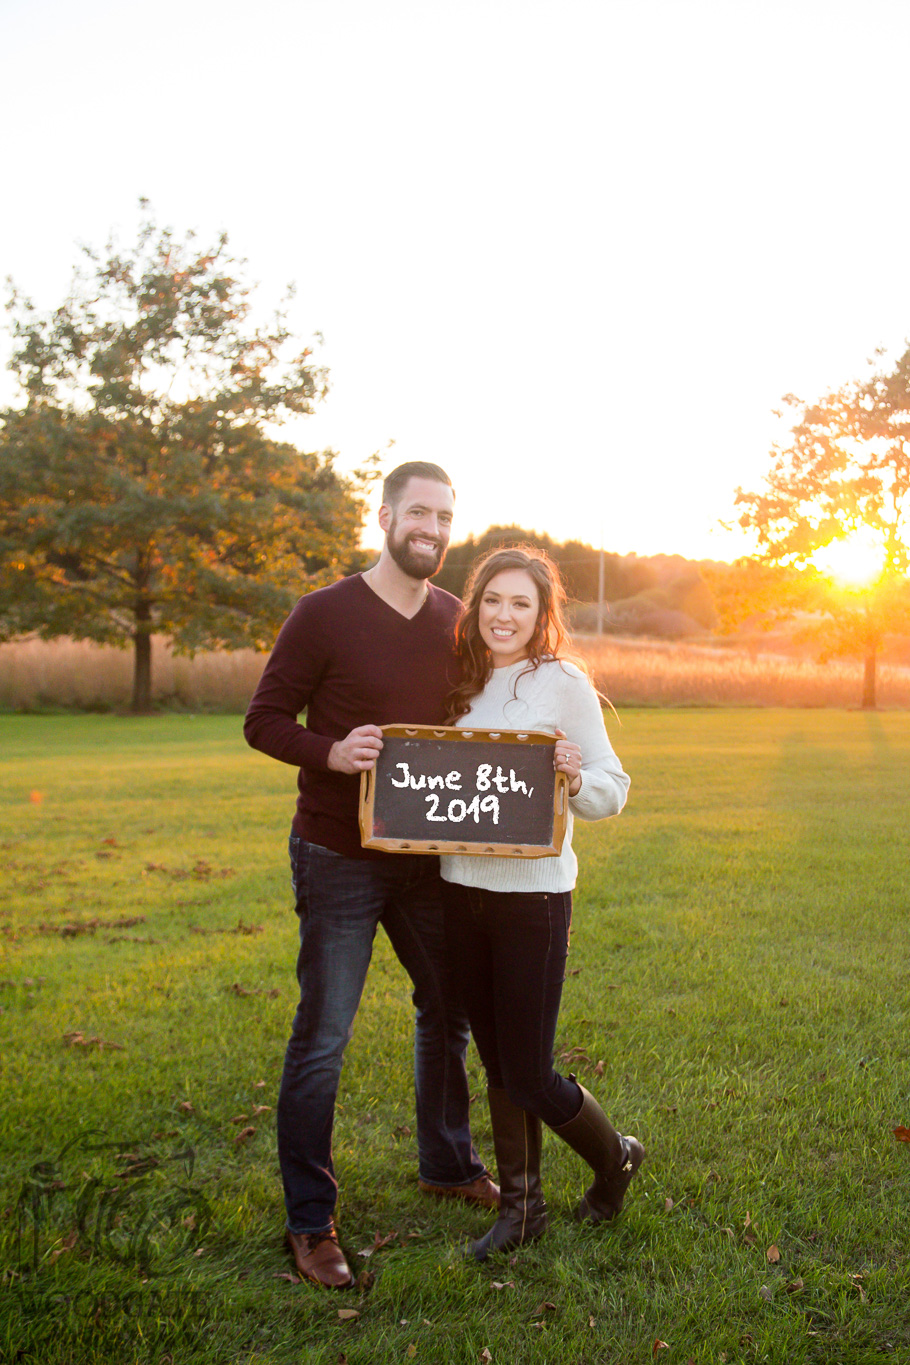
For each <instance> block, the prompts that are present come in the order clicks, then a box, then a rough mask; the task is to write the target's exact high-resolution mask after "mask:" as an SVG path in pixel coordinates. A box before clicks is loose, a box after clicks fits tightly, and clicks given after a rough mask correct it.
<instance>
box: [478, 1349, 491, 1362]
mask: <svg viewBox="0 0 910 1365" xmlns="http://www.w3.org/2000/svg"><path fill="white" fill-rule="evenodd" d="M480 1358H481V1360H487V1361H490V1360H492V1359H493V1353H492V1351H491V1350H490V1348H489V1346H485V1347H484V1348H483V1350H482V1351H481V1353H480Z"/></svg>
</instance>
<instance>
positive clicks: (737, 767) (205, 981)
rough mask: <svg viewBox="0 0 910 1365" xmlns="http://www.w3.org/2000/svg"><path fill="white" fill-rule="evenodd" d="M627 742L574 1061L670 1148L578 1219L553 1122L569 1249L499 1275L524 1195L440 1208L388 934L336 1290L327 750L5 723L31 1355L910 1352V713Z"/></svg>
mask: <svg viewBox="0 0 910 1365" xmlns="http://www.w3.org/2000/svg"><path fill="white" fill-rule="evenodd" d="M611 731H612V734H613V738H614V742H615V744H616V747H617V749H618V751H619V752H620V754H621V755H622V757H623V759H624V761H625V764H626V766H627V768H628V770H629V772H630V773H631V774H632V778H633V787H632V798H631V801H630V804H629V807H628V809H627V811H626V812H625V813H624V814H623V816H622V817H621V818H620V819H619V820H618V821H613V822H610V823H608V824H605V825H599V826H581V827H579V830H578V836H577V847H578V852H579V856H580V862H581V868H582V875H581V881H580V885H579V890H578V893H577V897H576V908H575V925H574V933H573V943H572V953H571V957H570V963H569V969H570V972H571V973H572V975H570V976H569V978H568V980H567V985H566V991H565V996H564V1004H563V1011H562V1017H561V1021H560V1036H559V1049H560V1051H561V1052H562V1053H568V1054H570V1058H571V1060H569V1061H566V1062H565V1063H564V1064H563V1065H564V1068H565V1069H567V1070H568V1069H572V1070H574V1071H576V1072H577V1073H578V1074H579V1078H580V1079H581V1080H582V1081H583V1082H584V1083H585V1084H587V1085H588V1086H589V1087H590V1088H591V1089H593V1090H595V1091H596V1093H597V1095H598V1096H599V1097H600V1098H601V1100H602V1101H603V1103H604V1105H605V1108H606V1109H607V1111H608V1113H609V1114H610V1115H611V1117H613V1119H614V1121H615V1122H616V1123H617V1125H618V1126H619V1127H620V1128H624V1129H625V1130H626V1131H631V1132H635V1133H637V1134H638V1136H639V1137H640V1138H641V1139H642V1140H643V1142H644V1143H645V1145H646V1146H647V1149H648V1159H647V1161H646V1163H645V1165H644V1167H643V1168H642V1172H641V1174H640V1176H639V1178H638V1179H637V1180H636V1182H635V1184H634V1185H633V1187H632V1191H631V1193H630V1196H629V1199H628V1202H627V1206H626V1211H625V1212H624V1214H623V1216H622V1218H621V1219H620V1220H619V1222H618V1223H617V1224H616V1225H614V1226H612V1227H610V1228H607V1229H594V1228H587V1229H586V1228H580V1227H579V1226H578V1225H576V1224H575V1223H574V1222H573V1221H572V1219H571V1216H570V1214H571V1208H572V1206H573V1202H574V1201H575V1200H576V1198H577V1197H578V1194H579V1193H580V1191H581V1189H582V1188H583V1186H584V1183H585V1172H584V1170H583V1169H582V1168H581V1166H580V1163H579V1161H578V1159H577V1158H576V1157H575V1156H574V1155H573V1154H572V1153H570V1152H569V1151H568V1149H565V1148H563V1147H562V1146H561V1144H559V1142H558V1141H557V1140H556V1139H555V1138H554V1137H552V1135H548V1136H547V1140H546V1143H545V1153H544V1167H545V1184H546V1190H547V1196H548V1199H549V1202H550V1207H551V1212H552V1219H551V1228H550V1231H549V1232H548V1234H547V1236H546V1238H545V1239H544V1240H543V1241H541V1242H540V1243H539V1244H537V1245H536V1246H535V1247H533V1248H530V1249H527V1250H522V1251H520V1252H519V1253H518V1254H517V1255H515V1256H513V1257H511V1258H508V1259H500V1260H499V1261H497V1262H493V1261H491V1262H490V1263H488V1264H487V1265H486V1266H483V1267H478V1266H477V1265H475V1264H474V1263H473V1262H468V1261H465V1260H464V1259H463V1257H462V1255H461V1245H460V1244H461V1240H462V1239H463V1237H464V1236H465V1234H472V1235H475V1236H476V1235H479V1234H480V1232H482V1231H483V1229H484V1227H485V1226H486V1225H487V1219H486V1217H485V1216H484V1215H483V1214H481V1213H479V1212H473V1211H469V1210H466V1209H462V1208H458V1207H452V1206H449V1205H445V1204H442V1205H440V1204H436V1203H432V1202H427V1201H426V1200H424V1199H422V1198H421V1197H419V1196H418V1194H417V1192H416V1186H415V1180H416V1152H415V1146H414V1137H413V1129H414V1117H413V1101H412V1095H411V1077H410V1046H411V1032H412V1022H411V1006H410V1002H409V997H408V984H407V982H406V980H405V978H404V976H403V974H402V972H401V970H400V968H399V966H398V964H397V962H396V961H395V960H394V957H393V956H392V954H391V953H390V951H389V948H388V945H387V944H386V942H385V941H384V940H382V939H380V940H377V947H376V952H375V955H374V962H373V966H372V968H371V973H370V977H369V981H368V986H367V991H366V993H365V996H364V1000H363V1004H362V1006H361V1011H360V1015H359V1017H358V1023H357V1027H356V1031H355V1036H354V1040H353V1042H352V1043H351V1045H350V1047H349V1049H348V1054H347V1061H346V1066H345V1071H344V1075H343V1078H342V1091H341V1095H340V1104H339V1113H338V1120H337V1125H336V1159H337V1165H338V1169H339V1175H340V1179H341V1185H342V1196H341V1202H340V1205H339V1214H340V1226H341V1232H342V1239H343V1242H344V1244H345V1246H346V1248H347V1250H348V1253H349V1255H350V1257H351V1259H352V1260H353V1261H354V1262H355V1264H356V1267H357V1270H358V1271H361V1270H362V1271H364V1272H366V1276H367V1280H366V1282H361V1286H360V1288H359V1289H358V1290H357V1291H355V1292H351V1293H348V1294H344V1295H330V1294H328V1293H324V1292H320V1291H318V1290H316V1289H314V1288H311V1287H309V1286H305V1285H292V1284H290V1283H289V1282H288V1281H287V1280H286V1279H281V1278H276V1276H279V1275H281V1274H283V1273H284V1272H286V1271H287V1270H288V1268H289V1267H288V1264H287V1261H286V1257H285V1253H284V1251H283V1248H282V1223H283V1214H282V1207H281V1198H280V1187H279V1181H278V1171H277V1161H276V1157H275V1150H274V1148H275V1142H274V1109H273V1107H272V1106H274V1103H275V1099H276V1095H277V1086H278V1079H279V1076H280V1070H281V1061H282V1055H283V1050H284V1044H285V1040H286V1035H287V1031H288V1025H289V1020H290V1016H291V1013H292V1010H293V1007H294V1004H295V1000H296V998H295V992H294V980H293V965H294V957H295V949H296V922H295V919H294V916H293V913H292V910H291V906H290V892H289V886H288V876H287V869H286V861H285V853H284V847H285V837H286V832H287V826H288V824H289V820H290V814H291V809H292V800H293V789H294V773H293V771H292V770H291V769H290V768H284V767H282V766H281V765H279V764H275V763H271V762H269V761H268V760H266V759H264V758H263V757H261V756H260V755H257V754H253V753H252V752H250V751H249V750H247V749H246V748H245V746H244V744H243V741H242V739H241V736H240V731H239V721H238V720H237V718H230V717H217V716H208V717H193V716H170V717H158V718H151V719H141V720H131V719H125V718H115V717H97V716H96V717H85V716H81V717H76V716H53V717H10V716H7V717H0V767H2V781H0V867H2V877H3V889H4V895H3V900H2V908H0V955H2V962H0V982H2V984H0V1007H2V1010H3V1013H2V1014H0V1054H2V1057H3V1070H2V1094H3V1103H2V1105H0V1169H2V1177H0V1270H2V1284H0V1359H2V1360H4V1361H5V1360H9V1361H21V1362H29V1363H31V1362H34V1363H35V1365H38V1362H41V1365H63V1362H80V1363H81V1362H83V1361H84V1362H95V1361H98V1362H101V1361H116V1362H118V1363H122V1362H132V1361H136V1362H140V1361H141V1362H146V1361H148V1362H152V1361H155V1362H161V1365H165V1362H168V1361H170V1362H171V1365H188V1363H190V1362H196V1361H211V1362H219V1363H220V1362H238V1365H239V1363H240V1362H249V1363H250V1365H252V1362H263V1363H264V1362H282V1363H283V1362H292V1361H293V1362H298V1361H305V1362H307V1365H309V1363H310V1362H313V1365H323V1363H324V1365H337V1362H339V1361H340V1360H346V1361H347V1362H348V1365H375V1363H376V1362H385V1361H390V1362H391V1361H395V1362H398V1361H409V1360H412V1359H413V1360H415V1361H416V1362H417V1365H420V1362H440V1365H448V1362H458V1363H459V1365H460V1363H461V1362H474V1361H478V1360H480V1359H481V1357H482V1353H483V1351H484V1350H485V1349H488V1350H489V1353H490V1356H491V1358H492V1361H493V1362H494V1365H515V1363H516V1362H525V1361H529V1362H531V1361H533V1362H538V1361H539V1362H553V1363H554V1365H555V1363H559V1362H563V1363H565V1365H568V1363H569V1362H572V1363H574V1362H582V1361H584V1362H604V1363H606V1362H611V1365H612V1363H613V1362H615V1363H616V1365H632V1362H639V1361H640V1362H642V1365H644V1363H645V1362H649V1361H652V1360H653V1359H655V1343H656V1342H657V1341H662V1342H666V1343H668V1345H667V1347H666V1348H665V1349H664V1348H658V1349H657V1350H656V1358H657V1359H658V1360H659V1361H661V1362H664V1363H665V1365H671V1363H673V1362H680V1363H681V1365H685V1362H688V1361H690V1360H691V1361H694V1362H696V1363H697V1365H708V1363H709V1362H711V1365H716V1363H717V1362H722V1361H727V1362H730V1363H731V1365H732V1363H733V1362H742V1363H743V1365H752V1362H772V1365H777V1363H778V1362H780V1363H781V1365H785V1363H789V1362H819V1365H822V1363H824V1365H829V1363H830V1362H837V1363H838V1365H865V1363H866V1362H870V1363H871V1362H879V1361H892V1362H910V1270H908V1258H907V1243H908V1226H910V1146H908V1145H907V1144H905V1143H901V1142H898V1141H897V1140H896V1139H895V1137H894V1135H893V1129H894V1128H896V1127H898V1126H899V1125H902V1126H907V1127H910V1067H908V1062H907V1055H908V1036H910V989H908V987H910V967H908V963H910V915H908V905H910V886H908V875H907V867H908V856H907V855H908V847H907V845H908V837H910V836H908V830H910V716H907V715H904V714H898V713H890V714H886V715H881V716H876V715H863V714H861V713H849V712H832V711H826V712H793V711H786V712H784V711H762V712H743V711H735V712H731V711H707V712H698V711H683V712H680V711H675V712H660V711H639V712H635V711H629V712H623V713H622V728H621V729H619V728H618V727H617V726H616V723H615V721H614V722H611ZM33 794H35V799H32V797H33ZM39 795H40V799H39ZM139 916H142V917H144V918H143V919H142V920H141V922H138V923H133V924H126V925H123V924H120V925H119V926H118V925H117V924H116V923H115V922H116V921H123V920H136V919H137V918H138V917H139ZM92 921H95V922H96V925H95V927H94V928H92V927H91V922H92ZM63 926H70V927H69V928H68V930H67V932H66V933H65V934H64V933H60V932H56V931H55V930H59V929H61V928H62V927H63ZM199 930H203V931H205V932H198V931H199ZM234 987H237V988H238V989H236V990H235V989H234ZM74 1033H81V1035H82V1039H83V1042H82V1043H81V1044H80V1043H79V1042H78V1041H76V1042H73V1043H70V1044H69V1045H68V1044H67V1043H66V1042H65V1035H67V1034H74ZM92 1038H100V1039H102V1040H103V1041H104V1043H105V1044H118V1045H119V1047H113V1046H99V1045H98V1044H97V1043H94V1044H93V1043H90V1042H88V1040H90V1039H92ZM470 1061H471V1070H472V1076H473V1078H474V1088H475V1090H476V1093H477V1094H478V1096H480V1097H481V1098H479V1099H478V1103H477V1105H476V1108H475V1110H474V1115H475V1118H474V1128H475V1135H476V1138H477V1141H478V1144H479V1146H480V1148H481V1150H482V1152H483V1153H484V1154H485V1155H487V1156H488V1157H489V1156H491V1151H490V1139H489V1127H488V1122H487V1117H486V1112H485V1106H484V1104H483V1100H482V1093H483V1084H482V1077H481V1074H480V1069H479V1065H478V1063H477V1060H476V1057H475V1056H473V1054H472V1056H471V1059H470ZM261 1082H264V1085H262V1084H260V1083H261ZM256 1105H264V1106H269V1109H268V1110H267V1111H266V1112H263V1113H260V1114H258V1115H254V1114H253V1109H254V1106H256ZM182 1106H191V1107H189V1108H187V1107H182ZM241 1115H246V1116H247V1117H246V1119H243V1120H241V1121H239V1122H238V1123H234V1122H232V1120H234V1119H240V1116H241ZM248 1126H252V1127H255V1129H256V1132H255V1134H254V1135H253V1136H252V1137H251V1138H249V1139H248V1140H246V1141H244V1142H241V1143H236V1142H235V1139H236V1138H237V1136H238V1134H239V1133H240V1132H241V1131H242V1130H243V1128H244V1127H248ZM105 1142H107V1143H110V1144H112V1145H111V1146H103V1145H101V1144H103V1143H105ZM190 1152H191V1153H192V1156H190V1155H188V1154H189V1153H190ZM130 1157H131V1158H132V1160H130V1159H129V1158H130ZM152 1159H154V1161H156V1162H157V1165H156V1164H153V1160H152ZM40 1163H45V1164H44V1165H41V1164H40ZM131 1167H132V1171H131V1172H130V1168H131ZM124 1172H127V1173H126V1174H124ZM111 1190H116V1191H119V1193H116V1194H112V1193H110V1191H111ZM105 1192H107V1193H105ZM80 1199H81V1200H82V1206H81V1210H80V1204H79V1201H80ZM80 1212H81V1231H80V1230H79V1229H80ZM74 1231H75V1232H76V1233H77V1236H76V1239H75V1241H74V1240H73V1232H74ZM393 1231H394V1232H396V1233H397V1236H396V1237H395V1238H394V1239H393V1240H392V1241H391V1242H390V1243H389V1244H388V1245H387V1246H385V1247H383V1248H381V1249H379V1250H377V1251H376V1252H375V1253H374V1254H373V1255H372V1256H370V1257H369V1258H361V1257H360V1256H359V1255H358V1252H360V1251H364V1250H367V1249H369V1248H370V1247H371V1246H372V1245H373V1243H374V1238H375V1236H376V1234H379V1236H380V1237H386V1236H387V1235H388V1234H390V1233H392V1232H393ZM772 1247H775V1248H777V1251H778V1252H779V1257H780V1259H779V1260H774V1259H771V1260H769V1258H768V1251H769V1248H772ZM774 1254H775V1253H773V1252H772V1256H773V1255H774ZM370 1276H372V1277H373V1279H372V1282H369V1277H370ZM542 1305H551V1306H546V1307H542ZM344 1308H353V1309H356V1310H357V1311H358V1313H359V1316H357V1317H356V1318H352V1319H351V1320H349V1321H342V1320H340V1319H339V1317H338V1312H339V1309H344ZM412 1348H413V1350H412Z"/></svg>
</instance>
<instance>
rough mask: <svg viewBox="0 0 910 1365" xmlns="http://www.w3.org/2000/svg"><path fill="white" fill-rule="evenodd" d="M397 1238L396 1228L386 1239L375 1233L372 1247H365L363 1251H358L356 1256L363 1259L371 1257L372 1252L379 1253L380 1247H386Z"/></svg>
mask: <svg viewBox="0 0 910 1365" xmlns="http://www.w3.org/2000/svg"><path fill="white" fill-rule="evenodd" d="M397 1236H398V1229H397V1228H396V1229H395V1231H394V1232H390V1233H389V1234H388V1236H386V1237H380V1235H379V1233H378V1232H376V1233H374V1234H373V1245H372V1246H371V1247H366V1248H365V1249H364V1250H363V1251H358V1253H357V1255H358V1256H363V1257H364V1258H366V1257H367V1256H372V1254H373V1252H374V1251H379V1250H380V1248H381V1247H387V1246H388V1245H389V1243H390V1242H394V1240H395V1238H396V1237H397Z"/></svg>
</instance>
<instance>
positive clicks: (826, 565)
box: [812, 530, 884, 588]
mask: <svg viewBox="0 0 910 1365" xmlns="http://www.w3.org/2000/svg"><path fill="white" fill-rule="evenodd" d="M812 563H813V564H814V565H815V567H816V568H817V569H819V570H820V571H821V572H822V573H824V574H829V575H830V576H831V577H832V578H833V579H834V580H835V582H837V583H841V584H843V585H844V586H845V587H849V588H864V587H867V586H868V585H869V584H870V583H873V582H874V581H875V579H876V578H877V577H878V576H879V574H880V573H881V571H882V568H883V563H884V551H883V549H882V544H881V541H880V540H879V539H878V538H877V537H876V536H875V535H873V533H872V532H871V531H868V530H862V531H857V532H855V533H854V534H853V535H851V536H847V537H845V538H844V539H843V540H833V541H832V542H831V544H830V545H825V546H824V547H823V548H822V549H821V550H817V551H816V552H815V554H814V555H813V556H812Z"/></svg>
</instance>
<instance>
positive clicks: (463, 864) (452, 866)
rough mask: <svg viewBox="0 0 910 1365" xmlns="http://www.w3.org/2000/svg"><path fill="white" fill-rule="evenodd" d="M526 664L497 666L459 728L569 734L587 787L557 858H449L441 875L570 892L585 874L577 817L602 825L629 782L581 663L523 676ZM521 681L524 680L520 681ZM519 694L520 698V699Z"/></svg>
mask: <svg viewBox="0 0 910 1365" xmlns="http://www.w3.org/2000/svg"><path fill="white" fill-rule="evenodd" d="M525 667H526V661H525V660H522V661H521V662H519V663H517V664H511V665H510V666H509V667H507V668H494V670H493V675H492V677H491V678H490V681H489V682H488V683H487V685H486V687H485V688H484V690H483V692H481V694H480V696H478V697H475V698H474V701H473V703H472V705H471V709H470V711H469V712H468V714H467V715H465V716H462V717H461V719H460V720H458V721H457V722H456V724H457V725H458V726H459V727H460V728H461V727H466V728H468V729H471V728H473V729H478V730H497V729H508V730H546V731H548V732H549V733H550V734H554V733H555V731H556V730H564V731H565V734H566V737H567V738H568V739H570V740H572V741H573V742H574V743H575V744H577V745H578V746H579V748H580V749H581V762H582V767H581V787H580V788H579V790H578V793H577V795H575V796H573V797H570V799H569V812H568V823H567V826H566V837H565V840H564V841H563V845H562V852H561V854H560V855H559V857H558V858H516V857H514V856H507V855H506V856H502V857H492V856H489V855H485V856H475V857H466V856H464V855H461V854H445V855H443V856H442V857H441V858H440V863H441V866H442V876H443V879H444V880H445V881H447V882H459V883H461V885H462V886H480V887H484V888H485V889H486V890H488V891H571V890H572V888H573V886H574V885H575V880H576V877H577V874H578V859H577V858H576V857H575V854H574V852H573V850H572V827H573V824H574V820H573V816H575V815H577V816H579V818H580V819H582V820H603V819H604V818H605V817H606V816H608V815H618V814H619V812H620V811H621V810H622V808H623V806H624V805H625V803H626V796H627V794H628V791H629V779H628V777H627V776H626V774H625V773H624V772H623V770H622V765H621V763H620V761H619V759H618V758H617V757H616V754H615V753H614V752H613V748H612V746H611V744H610V741H609V739H608V738H607V732H606V730H605V729H604V720H603V711H602V710H601V706H600V702H599V700H598V698H597V695H596V693H595V691H594V689H593V687H592V686H591V684H590V683H589V682H588V679H587V678H586V677H585V675H584V673H582V671H581V670H580V669H579V668H577V667H576V666H575V664H571V663H567V662H560V661H558V660H555V659H548V660H546V661H545V662H544V663H542V664H540V665H539V666H538V667H537V668H536V669H535V670H534V672H533V673H526V674H525V675H524V677H521V676H520V675H521V672H522V669H523V668H525ZM516 680H517V683H516ZM516 693H517V695H516Z"/></svg>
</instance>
